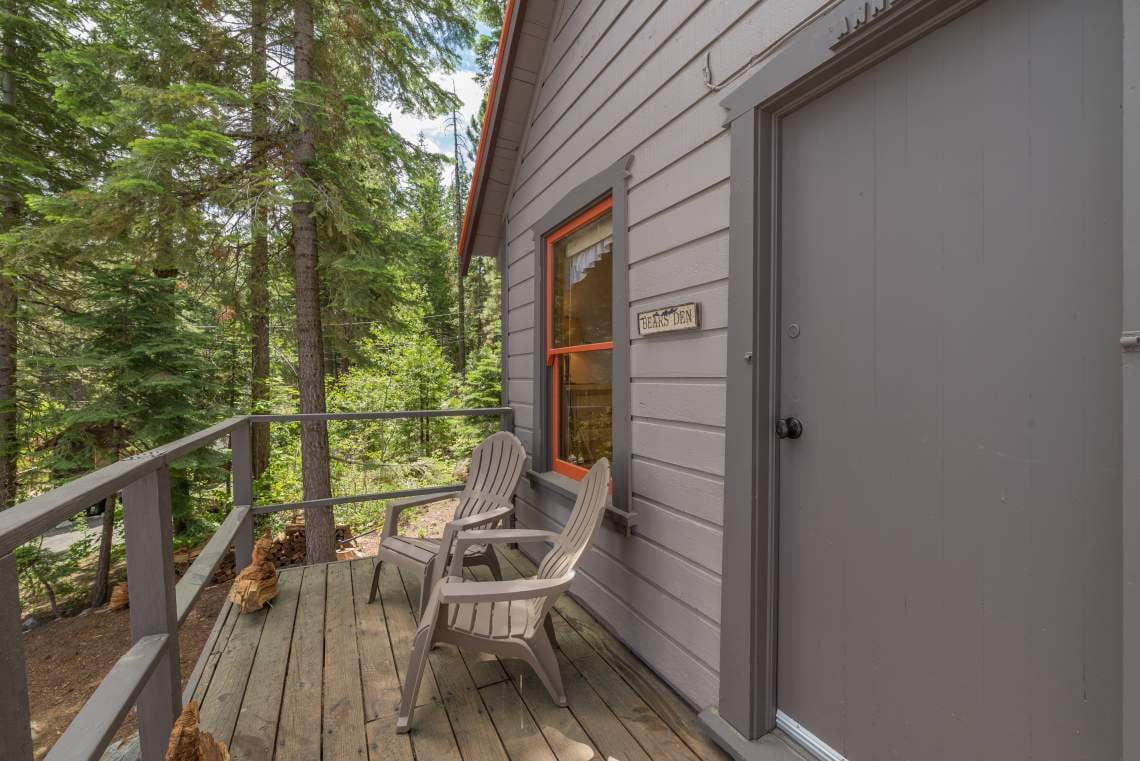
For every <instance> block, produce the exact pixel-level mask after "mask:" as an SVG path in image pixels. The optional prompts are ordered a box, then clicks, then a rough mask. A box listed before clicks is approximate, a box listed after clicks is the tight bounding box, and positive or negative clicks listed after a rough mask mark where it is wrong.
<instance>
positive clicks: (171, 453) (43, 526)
mask: <svg viewBox="0 0 1140 761" xmlns="http://www.w3.org/2000/svg"><path fill="white" fill-rule="evenodd" d="M243 422H245V417H244V416H238V417H232V418H230V419H228V420H224V421H222V422H221V423H218V424H216V425H213V426H210V427H209V428H206V429H203V430H201V431H198V432H197V433H192V434H190V435H189V436H186V437H185V438H182V439H179V440H177V441H172V442H171V443H169V444H164V445H163V446H161V447H158V448H156V449H152V450H150V451H148V452H143V453H141V454H137V455H133V456H131V457H128V458H127V459H125V460H119V461H118V462H115V463H112V464H110V465H107V466H106V467H103V468H100V469H99V470H95V471H92V472H90V473H87V474H86V475H83V476H80V477H79V478H77V479H75V480H74V481H71V482H69V483H66V484H64V485H63V486H60V487H57V488H55V489H52V490H51V491H49V492H45V493H43V494H40V495H39V496H36V497H32V498H31V499H29V500H27V501H26V502H21V503H20V504H18V505H16V506H14V507H12V508H11V509H8V510H4V511H3V512H0V557H2V556H4V555H7V554H8V553H9V552H12V551H13V550H15V549H16V548H17V547H19V546H20V545H21V544H23V543H24V542H29V541H31V540H32V539H35V538H36V537H37V536H39V535H40V534H42V533H44V532H45V531H49V530H51V528H52V527H53V526H55V525H56V524H58V523H59V522H60V521H62V520H66V519H67V518H70V517H71V516H72V515H74V514H75V513H77V512H78V511H80V510H82V509H83V508H85V507H88V506H89V505H93V504H95V503H96V502H98V501H99V500H101V499H104V498H106V497H107V496H109V495H111V494H114V493H115V492H118V491H120V490H121V489H122V488H123V487H124V486H127V485H128V484H130V483H133V482H134V481H137V480H138V479H139V478H141V477H142V476H145V475H146V474H147V473H149V472H151V471H153V470H156V469H158V468H159V467H161V466H162V465H164V464H166V463H169V462H171V461H173V460H177V459H178V458H179V457H182V456H184V455H186V454H189V453H190V452H193V451H194V450H195V449H199V448H201V447H203V446H205V445H206V444H209V443H211V442H213V441H216V440H217V439H219V438H221V437H222V436H225V435H226V434H228V433H230V432H231V431H232V430H233V429H235V428H237V427H238V426H239V425H241V424H242V423H243Z"/></svg>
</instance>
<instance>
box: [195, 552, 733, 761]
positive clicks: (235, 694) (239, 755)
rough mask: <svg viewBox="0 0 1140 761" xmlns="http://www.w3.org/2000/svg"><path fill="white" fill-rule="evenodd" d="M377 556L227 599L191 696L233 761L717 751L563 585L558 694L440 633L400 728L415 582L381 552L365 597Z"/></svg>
mask: <svg viewBox="0 0 1140 761" xmlns="http://www.w3.org/2000/svg"><path fill="white" fill-rule="evenodd" d="M500 556H501V558H502V559H503V560H505V561H506V562H504V563H503V564H502V565H503V574H504V576H505V577H516V576H520V575H521V576H527V575H530V574H532V573H533V570H534V566H533V564H532V563H531V562H530V561H529V560H528V559H527V558H525V557H524V556H523V555H522V554H521V553H519V552H517V551H513V550H506V551H502V552H501V553H500ZM373 567H374V560H373V559H372V558H366V559H363V560H354V561H343V562H338V563H330V564H328V565H317V566H307V567H304V568H293V569H288V570H284V571H282V572H281V577H280V581H279V589H280V592H279V594H278V596H277V598H276V599H275V600H274V602H273V607H272V608H271V609H266V610H262V611H258V612H257V613H252V614H246V615H238V613H237V610H236V609H235V608H233V607H232V606H229V605H227V607H226V608H224V609H223V610H222V613H221V614H220V615H219V618H218V623H217V626H216V627H215V630H214V635H213V637H212V641H211V643H210V644H208V645H207V649H206V650H205V651H204V652H203V656H202V661H201V662H200V664H199V666H200V668H199V670H198V672H197V675H198V678H197V684H196V685H195V687H194V697H195V699H196V700H198V701H199V702H200V704H201V706H202V722H203V724H204V725H205V727H206V729H208V730H209V731H210V732H211V733H213V734H214V736H215V737H217V738H218V739H221V740H223V741H225V742H227V743H228V744H229V746H230V751H231V754H232V756H233V758H234V759H235V761H243V760H246V761H254V760H257V761H263V760H268V759H278V760H281V761H284V760H286V759H289V760H296V761H315V759H321V758H323V759H326V761H334V760H335V761H341V760H347V759H369V760H370V761H377V760H378V759H409V760H410V759H413V758H415V759H426V760H429V761H436V760H437V759H439V760H441V761H442V760H444V759H465V760H466V761H485V760H490V759H518V760H525V761H544V760H549V761H570V760H572V761H589V759H607V760H608V759H615V760H616V761H650V760H651V759H652V761H659V760H661V759H687V760H689V761H694V760H695V759H718V760H719V759H725V758H727V757H726V756H725V755H724V754H723V753H721V751H720V750H719V749H718V748H717V747H716V746H714V745H713V743H712V742H711V741H710V740H709V739H708V738H707V737H706V736H705V735H704V734H703V733H702V732H701V730H700V728H699V727H698V725H697V719H696V715H695V714H694V712H693V711H692V709H690V708H689V707H688V705H687V704H686V703H685V702H684V701H683V700H681V698H680V697H678V696H677V695H676V694H675V693H674V692H673V691H672V690H670V689H669V688H668V687H667V686H666V685H665V684H664V683H663V682H662V681H661V680H660V679H659V678H657V677H656V676H655V675H654V674H653V673H652V672H651V671H650V670H649V668H648V667H647V666H645V665H644V664H643V663H641V662H640V661H639V660H638V659H637V658H636V657H635V656H634V655H633V654H632V653H630V651H629V650H628V649H627V648H626V647H625V646H624V645H622V644H621V643H619V642H618V641H617V640H615V639H614V638H613V637H612V636H611V635H610V634H609V633H607V632H606V631H605V630H604V629H602V628H601V627H600V626H599V625H598V624H597V622H595V621H594V620H593V618H591V617H590V615H589V614H588V613H586V612H585V611H584V610H583V609H582V608H581V607H580V606H579V605H577V604H576V603H575V602H574V601H572V600H570V599H569V598H567V597H565V596H563V598H562V599H561V600H560V601H559V603H558V605H557V607H556V612H555V619H554V620H555V629H556V631H557V635H558V645H559V649H560V651H561V652H560V653H559V661H560V663H561V665H562V673H563V679H564V680H565V683H566V692H567V696H568V697H569V701H570V704H569V707H568V708H559V707H557V706H556V705H554V703H553V702H552V701H551V700H550V698H549V696H548V695H547V694H546V691H545V690H544V689H543V688H542V685H541V684H540V683H539V681H538V678H537V677H536V676H535V674H534V673H533V672H532V671H531V670H530V668H529V667H528V666H527V665H525V664H524V663H522V662H521V661H512V660H499V659H497V658H494V657H490V656H486V655H482V654H476V653H468V652H464V651H458V650H456V649H455V648H453V647H451V646H449V645H441V646H439V647H437V648H436V650H435V651H433V653H432V655H431V658H430V668H429V670H428V672H427V673H426V675H425V677H424V684H423V688H422V689H421V690H420V706H419V707H418V708H417V709H416V716H415V719H414V722H413V726H412V731H411V733H410V734H408V735H397V734H396V732H395V728H396V711H397V706H398V704H399V701H400V685H401V679H402V676H403V669H404V668H405V665H406V663H407V660H408V655H409V652H410V648H411V643H412V638H413V636H414V634H415V626H416V624H415V619H414V617H413V612H412V611H413V607H412V604H411V603H410V602H409V601H410V600H411V601H414V600H418V599H419V581H418V579H416V578H414V577H412V576H409V575H401V574H400V572H399V571H398V570H397V569H396V568H395V567H393V566H391V565H386V566H384V569H383V572H382V574H381V598H380V599H378V600H377V601H376V603H374V604H371V605H369V604H368V602H367V600H368V590H369V585H370V583H371V580H372V570H373Z"/></svg>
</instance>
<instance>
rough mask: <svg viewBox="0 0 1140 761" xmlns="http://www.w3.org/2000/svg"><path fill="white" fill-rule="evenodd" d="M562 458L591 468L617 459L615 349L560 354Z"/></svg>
mask: <svg viewBox="0 0 1140 761" xmlns="http://www.w3.org/2000/svg"><path fill="white" fill-rule="evenodd" d="M557 366H558V367H557V371H558V380H559V383H558V391H559V393H558V416H559V421H558V459H560V460H564V461H566V462H568V463H571V464H573V465H578V466H580V467H583V468H588V467H590V466H591V465H593V464H594V463H595V462H597V461H598V460H599V459H601V458H603V457H609V458H610V459H613V443H612V442H613V436H612V435H611V432H612V429H613V423H612V420H613V407H612V405H613V351H612V350H610V349H603V350H600V351H580V352H575V353H574V354H563V355H562V356H560V357H558V361H557Z"/></svg>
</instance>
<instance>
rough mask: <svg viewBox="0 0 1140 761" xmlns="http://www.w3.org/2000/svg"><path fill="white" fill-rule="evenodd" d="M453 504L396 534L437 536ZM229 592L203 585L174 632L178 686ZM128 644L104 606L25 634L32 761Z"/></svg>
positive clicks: (131, 721) (117, 615) (365, 543)
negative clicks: (179, 668)
mask: <svg viewBox="0 0 1140 761" xmlns="http://www.w3.org/2000/svg"><path fill="white" fill-rule="evenodd" d="M455 504H456V501H455V500H446V501H443V502H437V503H434V504H431V505H427V506H426V507H425V508H423V509H421V510H414V511H409V513H408V517H409V518H410V519H411V520H407V521H403V520H402V521H401V522H400V523H401V525H400V531H401V533H405V534H413V535H418V536H441V535H442V534H443V527H444V524H445V523H447V521H449V520H451V516H452V514H453V512H454V510H455ZM357 544H358V545H359V546H360V548H361V550H362V551H363V553H364V554H365V555H375V554H376V551H377V549H379V546H380V532H379V531H377V532H375V533H372V534H366V535H364V536H361V537H359V538H358V539H357ZM228 590H229V583H226V584H216V585H214V586H211V587H208V588H207V589H206V590H205V591H204V592H203V593H202V596H201V597H200V598H198V602H197V603H196V604H195V605H194V609H193V610H192V611H191V612H190V615H189V616H188V617H187V619H186V621H185V623H183V624H182V627H181V628H180V629H179V633H178V640H179V654H180V659H181V662H182V680H183V683H185V681H186V679H187V678H188V677H189V676H190V672H191V671H193V670H194V664H195V663H197V661H198V655H199V654H200V653H201V652H202V648H203V647H204V646H205V644H206V639H207V637H209V636H210V631H211V629H212V628H213V626H214V621H215V620H216V619H217V616H218V611H219V610H221V607H222V603H224V602H225V599H226V593H227V591H228ZM130 643H131V634H130V614H129V611H126V610H120V611H110V610H108V609H107V608H102V609H100V610H98V611H94V612H86V613H84V614H82V615H78V616H71V617H69V618H63V619H60V620H59V621H46V622H43V623H41V624H39V625H38V626H36V627H35V628H33V629H32V630H31V631H29V632H28V633H27V634H25V635H24V649H25V654H26V656H27V664H28V693H29V698H30V701H31V709H32V728H33V733H34V735H35V749H36V758H43V757H44V756H45V755H46V754H47V751H48V749H49V748H51V746H52V744H53V743H54V742H55V741H56V740H57V739H58V738H59V736H60V735H61V734H63V731H64V730H65V729H67V725H68V724H69V723H70V722H71V720H72V719H73V718H74V717H75V714H76V713H78V712H79V709H80V707H82V705H83V704H84V703H85V702H86V701H87V699H88V698H89V697H91V693H93V692H94V691H95V688H96V687H98V686H99V682H100V681H101V680H102V679H103V677H104V676H106V675H107V672H108V671H110V670H111V666H113V665H114V664H115V661H116V660H118V659H119V657H120V656H121V655H122V654H123V653H125V652H126V651H127V649H128V648H129V647H130ZM135 727H136V725H135V716H134V711H131V714H130V715H129V716H128V717H127V720H126V721H125V722H124V723H123V726H122V727H121V728H120V729H119V732H118V733H117V734H116V735H115V738H116V739H124V738H126V737H129V736H130V735H132V734H133V733H134V732H135Z"/></svg>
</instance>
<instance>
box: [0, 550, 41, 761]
mask: <svg viewBox="0 0 1140 761" xmlns="http://www.w3.org/2000/svg"><path fill="white" fill-rule="evenodd" d="M0 642H3V643H4V646H3V647H2V648H0V745H3V747H4V753H5V758H11V759H12V761H31V759H32V758H33V757H34V756H33V755H32V725H31V716H30V715H29V707H28V673H27V667H26V666H25V662H24V632H23V630H22V629H21V627H20V577H19V575H18V574H17V572H16V556H15V555H5V556H4V557H0Z"/></svg>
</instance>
